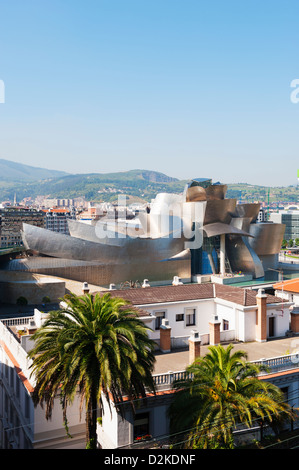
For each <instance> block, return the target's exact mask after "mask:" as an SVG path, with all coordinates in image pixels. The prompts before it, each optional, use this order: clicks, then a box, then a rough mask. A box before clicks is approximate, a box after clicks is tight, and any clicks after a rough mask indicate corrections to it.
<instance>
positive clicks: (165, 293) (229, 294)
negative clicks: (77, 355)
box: [109, 283, 281, 306]
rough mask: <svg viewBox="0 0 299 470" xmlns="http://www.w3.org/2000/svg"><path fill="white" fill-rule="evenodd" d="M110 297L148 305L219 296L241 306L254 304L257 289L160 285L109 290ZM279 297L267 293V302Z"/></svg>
mask: <svg viewBox="0 0 299 470" xmlns="http://www.w3.org/2000/svg"><path fill="white" fill-rule="evenodd" d="M109 292H110V294H111V296H112V297H122V298H124V299H126V300H128V301H130V302H131V303H132V304H133V305H148V304H156V303H166V302H182V301H188V300H201V299H211V298H215V297H218V298H221V299H223V300H227V301H230V302H234V303H236V304H238V305H242V306H251V305H256V295H257V291H254V290H251V289H243V288H241V287H235V286H227V285H222V284H212V283H207V284H183V285H179V286H160V287H146V288H141V287H140V288H131V289H119V290H111V291H109ZM280 302H281V299H280V298H279V297H276V296H274V295H267V303H280Z"/></svg>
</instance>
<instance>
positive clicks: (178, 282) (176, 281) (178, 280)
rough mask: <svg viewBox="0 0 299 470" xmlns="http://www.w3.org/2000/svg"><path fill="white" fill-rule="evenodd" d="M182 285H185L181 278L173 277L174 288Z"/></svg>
mask: <svg viewBox="0 0 299 470" xmlns="http://www.w3.org/2000/svg"><path fill="white" fill-rule="evenodd" d="M182 284H183V283H182V280H181V278H180V277H179V276H174V277H173V281H172V285H173V286H180V285H182Z"/></svg>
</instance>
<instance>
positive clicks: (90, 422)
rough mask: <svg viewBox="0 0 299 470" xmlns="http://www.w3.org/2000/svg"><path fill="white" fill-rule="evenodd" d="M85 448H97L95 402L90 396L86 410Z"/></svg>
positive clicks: (93, 397)
mask: <svg viewBox="0 0 299 470" xmlns="http://www.w3.org/2000/svg"><path fill="white" fill-rule="evenodd" d="M86 448H87V449H96V448H97V400H96V397H95V396H91V397H90V399H89V401H88V404H87V409H86Z"/></svg>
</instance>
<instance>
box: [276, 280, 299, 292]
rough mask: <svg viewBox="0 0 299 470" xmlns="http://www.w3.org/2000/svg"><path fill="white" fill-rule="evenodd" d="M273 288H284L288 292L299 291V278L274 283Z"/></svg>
mask: <svg viewBox="0 0 299 470" xmlns="http://www.w3.org/2000/svg"><path fill="white" fill-rule="evenodd" d="M273 288H274V289H276V290H282V289H283V290H284V291H287V292H295V293H299V278H296V279H289V280H287V281H283V282H278V283H277V284H274V285H273Z"/></svg>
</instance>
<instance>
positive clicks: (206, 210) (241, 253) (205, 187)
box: [5, 180, 285, 287]
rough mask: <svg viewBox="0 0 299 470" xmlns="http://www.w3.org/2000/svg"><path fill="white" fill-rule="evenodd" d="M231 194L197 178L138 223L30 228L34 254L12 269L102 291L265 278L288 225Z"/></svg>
mask: <svg viewBox="0 0 299 470" xmlns="http://www.w3.org/2000/svg"><path fill="white" fill-rule="evenodd" d="M226 192H227V186H226V185H222V184H212V182H211V180H206V181H201V180H192V181H191V182H190V183H189V184H188V185H187V186H186V187H185V189H184V191H183V193H182V194H170V193H159V194H157V196H156V198H155V199H154V200H153V201H152V202H151V204H150V205H149V206H148V208H147V209H146V210H144V212H139V213H138V214H136V217H135V219H133V220H121V219H115V220H111V219H106V218H105V217H103V218H101V219H99V220H97V221H93V222H92V223H86V222H83V221H80V220H69V221H68V223H69V233H70V234H69V235H65V234H61V233H58V232H53V231H50V230H46V229H44V228H40V227H36V226H33V225H29V224H23V231H22V238H23V243H24V246H25V248H26V249H27V250H29V252H28V253H31V254H33V255H32V256H26V257H24V258H20V259H12V260H9V261H8V262H7V263H6V266H5V269H6V270H10V271H26V272H31V273H39V274H47V275H51V276H58V277H62V278H66V279H73V280H77V281H82V282H88V283H91V284H95V285H99V286H103V287H109V286H111V284H114V285H115V286H119V285H121V284H122V283H125V282H132V281H133V282H136V281H137V280H139V281H141V282H142V281H143V280H144V279H147V280H148V281H149V283H151V284H163V283H165V284H167V283H170V282H172V281H173V279H174V278H176V279H177V278H178V279H181V281H183V282H192V281H194V280H196V281H198V279H200V277H202V276H211V275H212V276H218V277H219V278H225V277H234V276H238V275H241V274H243V275H247V276H251V277H252V278H253V279H256V278H262V277H264V275H265V271H266V270H267V269H268V268H275V267H277V265H278V254H279V251H280V248H281V243H282V240H283V237H284V230H285V225H284V224H281V223H274V222H258V221H257V219H258V214H259V210H260V204H259V203H257V204H255V203H253V204H251V203H250V204H238V203H237V200H236V199H230V198H226Z"/></svg>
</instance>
